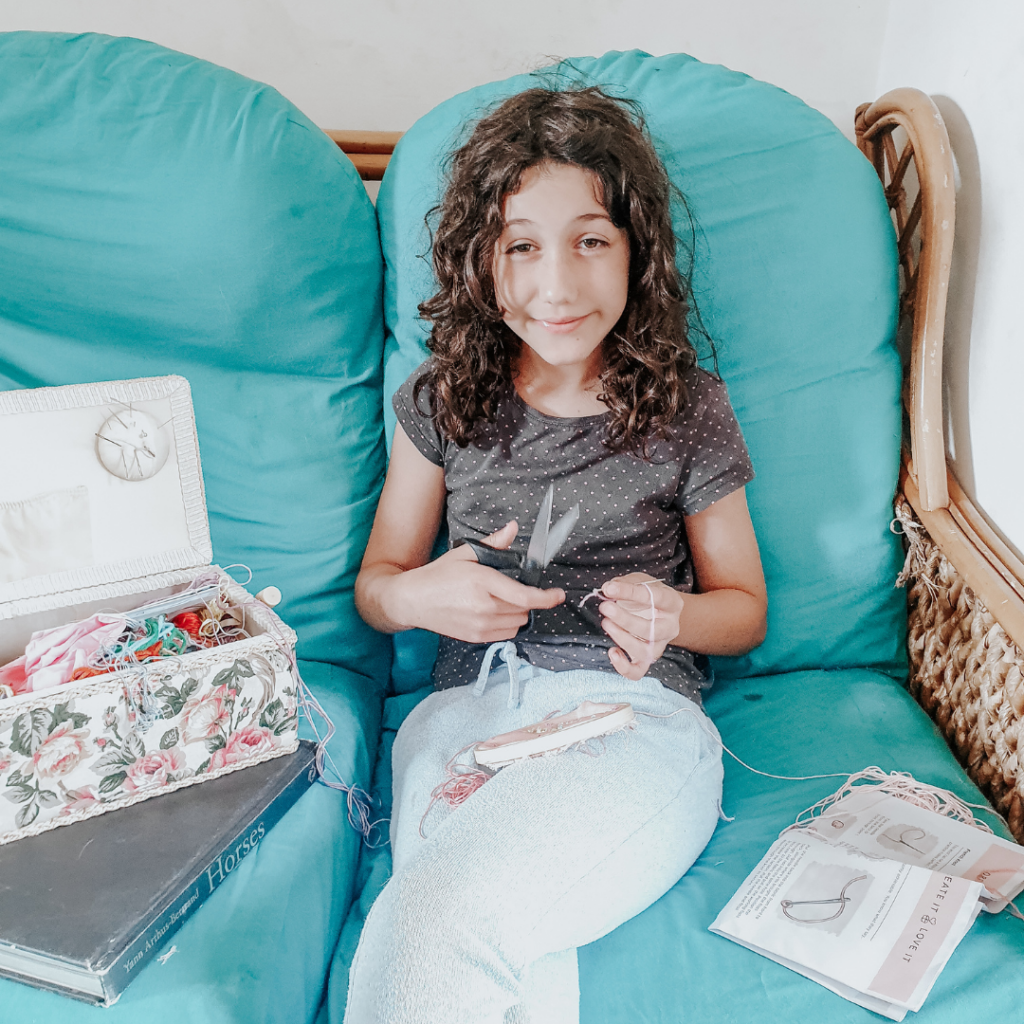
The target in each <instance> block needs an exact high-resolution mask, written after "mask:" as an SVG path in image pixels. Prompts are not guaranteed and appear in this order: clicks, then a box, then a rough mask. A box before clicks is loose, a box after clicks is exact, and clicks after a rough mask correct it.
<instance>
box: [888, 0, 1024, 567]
mask: <svg viewBox="0 0 1024 1024" xmlns="http://www.w3.org/2000/svg"><path fill="white" fill-rule="evenodd" d="M901 85H913V86H916V87H917V88H919V89H923V90H924V91H925V92H927V93H929V94H930V95H931V96H932V98H933V99H934V100H935V102H936V104H937V105H938V107H939V109H940V111H941V112H942V115H943V118H944V120H945V122H946V127H947V129H948V130H949V136H950V143H951V145H952V148H953V152H954V155H955V156H956V159H957V163H958V165H959V169H960V179H961V186H960V190H959V192H958V194H957V209H956V239H955V242H954V253H953V269H952V280H951V285H950V294H949V304H948V307H947V318H946V344H945V349H944V354H945V378H946V393H947V402H946V409H947V434H948V442H947V443H948V445H949V450H950V454H951V456H952V461H953V465H954V471H955V473H956V475H957V478H958V479H959V480H960V482H961V483H962V484H963V486H964V489H965V490H966V491H967V492H968V494H970V495H971V497H972V498H973V499H974V500H975V501H976V503H977V504H978V505H979V507H980V508H981V510H982V511H983V512H984V514H985V515H986V517H987V518H988V519H989V521H990V522H991V523H992V525H993V526H995V527H996V529H997V530H998V531H999V532H1000V533H1001V534H1002V535H1003V536H1004V538H1005V539H1006V540H1008V541H1009V542H1010V543H1011V545H1013V546H1014V547H1015V548H1016V549H1017V550H1018V552H1020V551H1021V550H1024V421H1022V411H1024V395H1022V389H1024V344H1022V342H1024V328H1022V319H1024V317H1022V313H1024V310H1022V305H1021V293H1022V284H1021V283H1022V281H1024V115H1022V111H1024V5H1022V4H1021V3H1020V2H1019V0H984V2H974V3H965V2H964V0H892V3H891V6H890V11H889V20H888V25H887V30H886V36H885V45H884V48H883V52H882V59H881V65H880V69H879V77H878V86H877V90H876V91H877V92H878V94H881V93H882V92H885V91H886V90H887V89H891V88H895V87H897V86H901Z"/></svg>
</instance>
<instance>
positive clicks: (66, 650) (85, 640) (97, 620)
mask: <svg viewBox="0 0 1024 1024" xmlns="http://www.w3.org/2000/svg"><path fill="white" fill-rule="evenodd" d="M126 625H127V623H126V620H125V619H124V617H123V616H120V615H91V616H90V617H89V618H87V619H83V620H82V621H81V622H73V623H71V625H69V626H57V627H56V628H54V629H41V630H39V631H38V632H36V633H33V634H32V636H31V637H30V638H29V642H28V646H27V647H26V648H25V653H24V655H23V656H22V657H20V658H17V659H15V660H14V661H12V662H10V663H9V664H7V665H4V666H3V667H0V685H7V686H10V687H11V689H12V690H13V691H14V692H15V693H28V692H29V691H30V690H46V689H49V687H51V686H62V685H63V684H64V683H66V682H69V681H70V679H71V674H72V673H73V672H74V671H75V669H76V668H81V667H82V666H84V665H88V664H89V662H90V660H91V658H92V656H93V655H94V654H95V653H96V652H97V651H98V650H99V649H100V648H101V647H103V646H104V645H106V644H112V643H114V641H116V640H117V639H118V638H119V637H120V636H121V634H122V633H123V632H124V631H125V628H126Z"/></svg>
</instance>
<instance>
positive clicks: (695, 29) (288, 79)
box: [0, 0, 889, 136]
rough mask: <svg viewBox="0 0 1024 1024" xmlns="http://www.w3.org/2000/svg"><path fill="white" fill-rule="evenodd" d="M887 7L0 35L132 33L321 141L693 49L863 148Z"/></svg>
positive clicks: (376, 15) (272, 20) (299, 4)
mask: <svg viewBox="0 0 1024 1024" xmlns="http://www.w3.org/2000/svg"><path fill="white" fill-rule="evenodd" d="M888 6H889V0H857V2H854V0H841V2H840V0H828V2H822V0H358V2H357V0H177V2H175V3H169V2H167V0H0V30H11V29H46V30H51V31H72V32H80V31H94V32H107V33H110V34H112V35H133V36H139V37H141V38H144V39H152V40H154V41H156V42H158V43H162V44H164V45H166V46H170V47H173V48H174V49H178V50H183V51H185V52H186V53H190V54H193V55H195V56H198V57H203V58H206V59H207V60H211V61H214V62H215V63H217V64H223V65H224V66H226V67H229V68H232V69H234V70H235V71H239V72H241V73H242V74H244V75H248V76H250V77H252V78H256V79H259V80H261V81H264V82H268V83H270V84H271V85H273V86H275V87H276V88H277V89H279V90H280V91H281V92H282V93H284V94H285V95H286V96H287V97H288V98H289V99H291V100H292V101H293V102H294V103H295V104H297V105H298V106H299V107H300V108H301V109H302V110H304V111H305V112H306V113H307V114H308V115H309V116H310V117H311V118H312V119H313V120H314V121H315V122H316V123H317V124H319V125H320V126H321V127H324V128H368V129H374V128H376V129H385V130H404V129H406V128H408V127H409V126H410V125H411V124H412V122H413V121H415V120H416V118H418V117H419V116H420V115H421V114H424V113H426V112H427V111H428V110H430V109H431V108H432V107H434V106H435V105H436V104H437V103H439V102H440V101H441V100H443V99H446V98H447V97H449V96H451V95H453V94H454V93H456V92H460V91H462V90H464V89H468V88H470V87H471V86H474V85H478V84H480V83H482V82H488V81H491V80H492V79H496V78H503V77H506V76H507V75H510V74H514V73H516V72H520V71H523V70H527V69H530V68H534V67H538V66H541V65H542V64H545V63H547V60H546V59H545V58H546V57H549V56H558V57H573V56H584V55H588V54H600V53H604V52H605V51H606V50H613V49H617V50H625V49H631V48H633V47H638V48H640V49H644V50H648V51H649V52H651V53H675V52H678V51H683V52H687V53H690V54H692V55H693V56H695V57H699V58H700V59H701V60H704V61H710V62H713V63H722V64H726V65H728V66H729V67H731V68H735V69H736V70H740V71H745V72H747V73H749V74H751V75H754V76H755V77H757V78H763V79H765V80H767V81H769V82H772V83H774V84H776V85H780V86H782V87H783V88H785V89H788V90H789V91H790V92H793V93H795V94H796V95H797V96H799V97H801V98H802V99H804V100H806V101H807V102H808V103H810V104H811V105H812V106H814V107H817V108H818V109H819V110H821V111H823V112H824V113H825V114H827V115H828V116H829V117H830V118H832V119H833V121H835V122H836V123H837V124H838V125H839V126H840V127H841V128H842V129H843V130H844V131H845V132H846V133H847V134H848V135H851V136H852V128H851V125H852V119H853V111H854V108H855V107H856V105H857V104H858V103H861V102H864V101H866V100H869V99H872V98H873V95H872V94H873V92H874V87H875V74H876V70H877V66H878V59H879V55H880V52H881V44H882V39H881V26H882V25H883V24H884V20H885V13H886V10H887V9H888Z"/></svg>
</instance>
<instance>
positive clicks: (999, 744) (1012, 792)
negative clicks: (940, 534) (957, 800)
mask: <svg viewBox="0 0 1024 1024" xmlns="http://www.w3.org/2000/svg"><path fill="white" fill-rule="evenodd" d="M895 511H896V518H897V519H898V520H899V522H900V523H901V524H902V527H903V533H904V537H905V538H906V544H907V560H906V563H905V565H904V567H903V572H902V573H901V574H900V577H899V579H898V580H897V585H898V586H906V588H907V610H908V613H909V620H910V621H909V637H908V646H909V650H910V692H911V693H912V694H913V696H914V697H915V699H916V700H917V701H918V702H919V703H920V704H921V706H922V707H923V708H924V709H925V710H926V711H927V712H928V713H929V714H930V715H931V716H932V717H933V718H934V719H935V721H936V722H937V723H938V725H939V727H940V728H941V729H942V731H943V733H945V736H946V739H947V741H948V742H949V745H950V746H951V747H952V748H953V751H954V753H955V754H956V755H957V757H958V758H959V759H960V761H961V763H962V764H963V765H964V767H965V768H966V769H967V773H968V774H969V775H970V777H971V778H972V779H973V780H974V781H975V782H976V783H977V785H978V786H979V787H980V788H981V789H982V790H983V791H984V792H985V794H986V795H987V796H988V798H989V800H990V801H991V802H992V805H993V806H994V807H995V808H996V809H997V810H998V811H1000V813H1002V814H1003V816H1004V817H1005V818H1006V819H1007V821H1008V822H1009V824H1010V829H1011V830H1012V831H1013V834H1014V836H1015V837H1016V839H1017V841H1018V842H1021V843H1024V768H1022V766H1021V764H1020V761H1019V759H1018V754H1017V747H1018V739H1019V738H1020V735H1021V728H1022V723H1024V655H1022V654H1021V651H1020V649H1019V648H1018V647H1017V645H1016V644H1015V643H1014V642H1013V641H1012V640H1011V639H1010V638H1009V637H1008V636H1007V635H1006V633H1005V632H1004V630H1003V627H1002V626H1000V625H999V623H998V622H996V620H995V619H994V618H993V617H992V615H991V614H990V612H989V611H988V609H987V608H986V607H985V605H984V604H982V603H981V601H980V600H979V599H978V598H977V597H976V596H975V594H974V592H973V591H972V590H971V588H970V587H969V586H967V584H966V583H964V581H963V579H962V578H961V576H960V574H959V573H958V572H957V570H956V569H955V568H954V567H953V565H952V564H951V563H950V561H949V560H948V559H947V558H946V556H945V555H943V553H942V552H941V551H940V550H939V548H938V546H937V545H936V544H935V543H934V541H933V540H932V539H931V537H930V536H929V535H928V533H927V531H926V530H925V528H924V527H923V526H922V525H921V524H920V522H919V521H918V520H917V517H916V516H915V515H914V512H913V510H912V509H911V507H910V505H909V503H908V502H907V501H906V499H905V498H904V497H903V496H902V495H898V496H897V498H896V505H895Z"/></svg>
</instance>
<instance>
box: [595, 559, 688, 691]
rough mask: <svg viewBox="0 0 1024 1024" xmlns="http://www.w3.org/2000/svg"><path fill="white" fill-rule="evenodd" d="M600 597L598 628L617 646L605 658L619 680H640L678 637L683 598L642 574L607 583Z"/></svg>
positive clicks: (677, 592)
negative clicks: (623, 677) (613, 668)
mask: <svg viewBox="0 0 1024 1024" xmlns="http://www.w3.org/2000/svg"><path fill="white" fill-rule="evenodd" d="M645 581H646V585H645ZM601 593H602V594H603V595H604V597H606V598H608V600H605V601H602V602H601V605H600V606H599V608H598V611H600V613H601V615H602V619H601V625H602V627H603V628H604V631H605V632H606V633H607V634H608V635H609V636H610V637H611V638H612V639H613V640H614V641H615V643H616V644H618V646H617V647H613V648H612V649H611V650H610V651H609V652H608V657H609V658H610V659H611V663H612V665H613V666H614V667H615V671H616V672H618V673H619V675H620V676H625V677H626V678H627V679H642V678H643V677H644V676H645V675H646V674H647V670H648V669H649V668H650V667H651V665H653V664H654V663H655V662H656V661H657V660H658V659H659V658H660V657H661V656H662V655H663V654H664V653H665V648H666V647H667V646H668V644H669V643H670V642H671V641H672V640H675V638H676V637H677V636H678V634H679V617H680V615H681V614H682V611H683V595H682V594H680V593H679V591H678V590H674V589H673V588H672V587H668V586H665V584H664V583H659V582H658V581H657V580H655V579H654V577H653V576H648V575H647V574H646V573H642V572H631V573H629V575H627V576H617V577H616V578H615V579H613V580H609V581H608V582H607V583H605V585H604V586H603V587H602V588H601ZM652 605H653V608H652Z"/></svg>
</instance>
